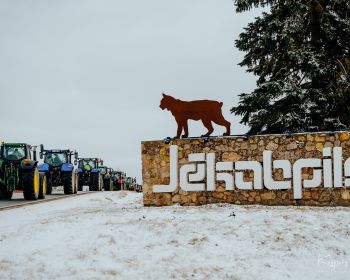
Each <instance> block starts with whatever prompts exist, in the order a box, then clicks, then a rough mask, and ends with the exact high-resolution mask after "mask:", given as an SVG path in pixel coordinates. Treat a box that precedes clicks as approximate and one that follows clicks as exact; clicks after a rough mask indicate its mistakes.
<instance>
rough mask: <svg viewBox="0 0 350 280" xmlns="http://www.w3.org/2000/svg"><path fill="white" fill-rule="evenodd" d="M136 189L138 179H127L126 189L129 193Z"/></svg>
mask: <svg viewBox="0 0 350 280" xmlns="http://www.w3.org/2000/svg"><path fill="white" fill-rule="evenodd" d="M135 187H136V178H132V177H126V179H125V189H127V190H129V191H134V190H135Z"/></svg>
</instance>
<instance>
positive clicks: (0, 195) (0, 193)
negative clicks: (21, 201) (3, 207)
mask: <svg viewBox="0 0 350 280" xmlns="http://www.w3.org/2000/svg"><path fill="white" fill-rule="evenodd" d="M12 194H13V191H8V190H7V187H6V186H4V185H0V200H1V199H3V200H10V199H11V198H12Z"/></svg>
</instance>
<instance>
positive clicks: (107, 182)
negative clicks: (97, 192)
mask: <svg viewBox="0 0 350 280" xmlns="http://www.w3.org/2000/svg"><path fill="white" fill-rule="evenodd" d="M102 164H103V163H102ZM98 169H99V170H100V174H101V175H102V180H103V188H104V190H105V191H112V190H113V182H112V171H113V169H112V168H109V167H107V166H103V165H102V166H99V167H98Z"/></svg>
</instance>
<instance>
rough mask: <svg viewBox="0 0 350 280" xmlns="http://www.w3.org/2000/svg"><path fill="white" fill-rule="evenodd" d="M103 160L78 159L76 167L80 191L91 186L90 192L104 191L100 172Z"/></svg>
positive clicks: (75, 162)
mask: <svg viewBox="0 0 350 280" xmlns="http://www.w3.org/2000/svg"><path fill="white" fill-rule="evenodd" d="M100 163H101V160H100V159H98V158H76V159H75V161H74V164H75V165H78V168H77V169H76V171H75V172H76V176H77V181H78V191H82V190H83V186H89V191H102V189H103V180H102V175H101V173H100V170H99V164H100Z"/></svg>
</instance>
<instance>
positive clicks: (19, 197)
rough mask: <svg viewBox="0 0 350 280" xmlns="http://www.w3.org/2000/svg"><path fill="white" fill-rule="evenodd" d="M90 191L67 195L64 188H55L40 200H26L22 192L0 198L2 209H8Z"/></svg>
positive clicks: (85, 192)
mask: <svg viewBox="0 0 350 280" xmlns="http://www.w3.org/2000/svg"><path fill="white" fill-rule="evenodd" d="M88 193H91V192H88V191H83V192H78V193H77V194H75V195H65V194H64V193H63V190H62V191H61V190H54V191H53V192H52V194H50V195H46V198H45V199H38V200H24V197H23V193H21V192H19V193H14V194H13V196H12V199H11V200H0V211H2V210H6V209H12V208H18V207H21V206H25V205H30V204H37V203H45V202H49V201H52V200H57V199H64V198H68V197H72V196H77V195H83V194H88Z"/></svg>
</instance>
